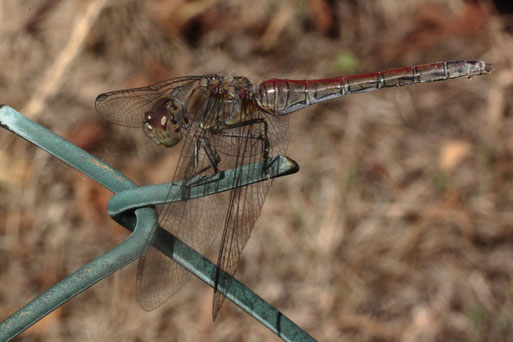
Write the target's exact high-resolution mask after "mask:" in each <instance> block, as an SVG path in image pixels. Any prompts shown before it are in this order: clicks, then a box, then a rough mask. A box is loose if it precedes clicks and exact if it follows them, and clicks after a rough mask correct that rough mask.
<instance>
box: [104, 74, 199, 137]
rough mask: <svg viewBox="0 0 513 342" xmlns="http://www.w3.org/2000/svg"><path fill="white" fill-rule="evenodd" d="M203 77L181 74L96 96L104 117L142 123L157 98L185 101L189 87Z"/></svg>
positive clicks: (136, 124) (125, 123) (119, 122)
mask: <svg viewBox="0 0 513 342" xmlns="http://www.w3.org/2000/svg"><path fill="white" fill-rule="evenodd" d="M202 78H203V77H202V76H187V77H178V78H172V79H170V80H166V81H162V82H159V83H155V84H153V85H150V86H147V87H142V88H134V89H125V90H117V91H111V92H108V93H105V94H101V95H98V97H97V98H96V102H95V107H96V111H97V112H98V114H100V116H101V117H102V118H104V119H106V120H108V121H110V122H112V123H115V124H117V125H122V126H131V127H142V124H143V121H144V114H145V113H146V112H147V111H149V110H150V109H151V108H152V107H153V104H154V103H155V102H156V101H158V100H159V99H160V98H163V97H169V98H171V97H173V98H175V99H177V100H179V101H185V97H186V96H187V94H188V93H189V91H190V90H191V89H192V88H193V87H194V86H195V85H196V83H197V82H198V81H199V80H200V79H202Z"/></svg>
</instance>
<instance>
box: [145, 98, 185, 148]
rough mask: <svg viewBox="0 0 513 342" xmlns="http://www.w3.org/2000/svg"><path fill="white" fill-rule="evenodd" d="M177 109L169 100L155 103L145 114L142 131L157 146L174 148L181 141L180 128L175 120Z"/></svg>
mask: <svg viewBox="0 0 513 342" xmlns="http://www.w3.org/2000/svg"><path fill="white" fill-rule="evenodd" d="M178 111H179V108H178V107H177V106H176V105H175V104H174V102H173V101H172V100H171V99H169V98H163V99H160V100H158V101H157V102H155V104H154V105H153V107H152V108H151V110H149V111H147V112H146V113H145V117H144V123H143V131H144V134H146V136H148V138H150V139H151V140H152V141H153V142H154V143H156V144H157V145H162V146H164V147H172V146H175V145H176V144H178V143H179V142H180V140H182V134H181V132H180V126H179V124H178V122H177V120H176V118H177V117H178Z"/></svg>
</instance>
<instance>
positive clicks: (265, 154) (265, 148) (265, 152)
mask: <svg viewBox="0 0 513 342" xmlns="http://www.w3.org/2000/svg"><path fill="white" fill-rule="evenodd" d="M253 125H263V128H264V132H263V134H255V133H243V132H242V133H239V132H226V130H228V129H233V128H240V127H245V126H253ZM212 133H213V134H218V135H222V136H224V137H230V138H247V139H256V140H261V141H262V159H263V160H264V161H266V160H267V159H268V158H269V149H270V143H269V136H268V125H267V121H265V119H263V118H256V119H251V120H246V121H241V122H238V123H235V124H226V125H223V126H222V127H221V128H219V129H217V130H215V131H213V132H212ZM264 170H267V164H266V163H264Z"/></svg>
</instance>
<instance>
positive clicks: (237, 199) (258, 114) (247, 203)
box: [212, 104, 288, 320]
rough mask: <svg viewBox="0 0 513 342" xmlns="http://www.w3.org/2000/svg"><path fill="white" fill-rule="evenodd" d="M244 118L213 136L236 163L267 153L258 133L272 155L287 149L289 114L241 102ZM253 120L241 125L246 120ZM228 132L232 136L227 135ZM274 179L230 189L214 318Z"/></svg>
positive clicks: (252, 160)
mask: <svg viewBox="0 0 513 342" xmlns="http://www.w3.org/2000/svg"><path fill="white" fill-rule="evenodd" d="M242 110H243V112H244V114H243V117H244V120H243V122H242V123H240V126H239V127H233V128H231V129H227V130H225V131H224V132H223V134H221V135H215V136H214V137H213V139H212V140H213V146H215V147H216V148H217V149H218V150H221V151H223V152H225V153H226V155H225V158H226V159H228V160H231V164H232V165H233V167H236V168H239V167H241V166H243V165H247V164H252V163H255V162H256V161H258V160H261V159H262V158H263V156H264V149H265V145H264V144H265V142H264V141H263V140H261V139H259V138H258V137H259V136H266V138H267V139H268V143H269V153H268V154H269V156H274V155H277V154H282V153H285V150H286V148H287V144H288V122H287V121H286V118H283V117H280V118H278V117H276V116H272V115H267V114H266V113H265V112H263V111H261V110H259V109H258V107H257V106H256V105H251V104H250V105H248V106H244V105H243V106H242ZM244 122H245V123H250V124H247V125H242V124H243V123H244ZM226 134H229V135H230V136H231V138H230V139H227V138H226ZM271 182H272V180H271V179H269V180H267V181H264V182H259V183H254V184H251V185H248V186H244V187H238V188H235V189H234V190H232V191H230V198H229V200H228V204H227V208H226V218H225V221H224V225H223V227H224V229H223V235H222V239H221V246H220V249H219V255H218V260H217V265H218V267H219V268H220V269H222V270H223V271H224V272H225V274H223V273H218V274H217V275H216V284H215V286H214V301H213V306H212V313H213V317H214V320H215V319H216V317H217V314H218V313H219V310H220V309H221V306H222V304H223V302H224V299H225V296H224V294H226V293H227V292H228V290H229V288H230V285H231V277H229V276H226V274H228V275H230V276H234V275H235V273H236V272H237V269H238V267H239V261H240V256H241V253H242V250H243V249H244V246H245V245H246V243H247V241H248V239H249V237H250V235H251V231H252V230H253V227H254V225H255V222H256V220H257V218H258V216H259V215H260V212H261V210H262V206H263V204H264V201H265V197H266V196H267V193H268V191H269V188H270V187H271Z"/></svg>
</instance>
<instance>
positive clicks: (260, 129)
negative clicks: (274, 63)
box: [137, 96, 288, 310]
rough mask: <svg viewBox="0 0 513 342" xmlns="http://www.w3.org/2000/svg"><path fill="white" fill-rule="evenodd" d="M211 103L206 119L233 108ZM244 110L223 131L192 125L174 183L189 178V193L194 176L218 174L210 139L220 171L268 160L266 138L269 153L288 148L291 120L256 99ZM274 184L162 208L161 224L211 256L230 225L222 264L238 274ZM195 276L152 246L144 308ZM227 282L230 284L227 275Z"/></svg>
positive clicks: (144, 262) (143, 268) (142, 285)
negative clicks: (261, 106) (270, 112)
mask: <svg viewBox="0 0 513 342" xmlns="http://www.w3.org/2000/svg"><path fill="white" fill-rule="evenodd" d="M206 101H207V103H206V105H205V112H204V113H203V114H202V118H203V119H204V121H205V122H216V120H217V119H218V117H220V116H221V114H222V113H225V112H226V111H227V108H225V107H224V106H229V104H227V103H225V102H224V101H220V100H219V98H216V97H214V96H213V97H212V98H207V100H206ZM244 108H245V109H244V114H243V115H242V118H241V120H239V121H241V124H235V125H230V127H224V128H221V129H219V130H215V129H211V130H202V131H198V130H197V129H193V128H191V129H189V130H188V131H187V133H186V135H185V143H184V147H183V150H182V154H181V155H180V159H179V162H178V167H177V170H176V172H175V176H174V177H173V181H181V180H184V182H183V183H182V184H183V185H182V187H185V188H183V189H182V190H184V191H186V187H188V186H191V184H189V181H191V182H192V180H191V179H192V178H195V177H198V176H207V177H208V176H211V175H213V174H214V173H215V172H214V169H213V168H212V167H210V166H212V159H215V158H213V154H212V153H210V154H209V153H208V152H206V149H205V148H204V145H201V144H200V142H201V141H203V142H204V141H206V142H207V145H208V146H209V148H210V151H211V152H215V154H216V155H217V156H218V157H219V159H220V161H219V164H218V165H217V167H218V169H219V171H223V170H227V169H232V168H235V169H237V168H240V167H242V166H243V165H247V164H252V163H255V162H257V161H260V160H262V159H263V157H264V155H265V153H264V149H265V148H264V146H265V144H264V140H266V139H267V141H268V145H269V148H268V150H269V153H268V156H272V155H275V154H278V153H282V152H284V151H285V149H286V144H287V142H288V136H287V133H288V124H287V121H286V118H284V117H282V118H277V117H274V116H268V115H267V114H266V113H265V112H263V111H260V110H259V109H258V108H257V107H256V105H254V104H251V103H250V105H247V106H244ZM255 119H256V121H258V123H257V122H256V121H255ZM264 136H265V139H264V138H263V137H264ZM270 185H271V182H270V181H265V182H260V183H255V184H253V185H250V186H248V187H242V188H235V189H234V190H231V191H226V192H221V193H217V194H214V195H210V196H205V197H200V198H195V199H189V200H186V201H182V202H178V203H173V204H170V205H165V206H163V207H162V208H160V210H159V224H160V225H161V226H162V227H164V228H166V229H167V230H168V231H169V232H170V233H172V234H173V235H175V236H176V237H178V238H179V239H180V240H181V241H183V242H185V243H186V244H187V245H189V246H191V247H192V248H194V249H195V250H196V251H198V252H199V253H201V254H205V252H206V250H207V248H208V247H209V246H210V245H211V244H212V243H213V241H214V240H215V237H216V236H217V233H218V232H219V230H220V229H221V228H222V227H224V231H223V241H222V250H221V252H220V258H219V261H218V264H219V265H220V266H221V267H225V268H226V270H227V271H228V273H229V274H231V275H233V274H235V272H236V270H237V267H238V264H239V259H240V253H241V252H242V249H243V247H244V245H245V243H246V241H247V240H248V238H249V235H250V233H251V230H252V229H253V226H254V223H255V221H256V219H257V217H258V215H259V214H260V211H261V208H262V205H263V203H264V199H265V196H266V194H267V192H268V190H269V187H270ZM178 193H181V191H179V192H178ZM189 278H190V273H189V272H188V271H186V270H185V269H183V268H182V267H181V266H179V265H178V264H176V263H175V262H174V261H172V260H171V259H169V258H167V257H166V256H164V255H163V254H162V253H160V252H159V251H158V250H156V249H155V248H150V249H149V251H148V252H147V254H146V255H145V256H144V257H143V258H142V259H141V261H140V262H139V267H138V276H137V297H138V299H139V302H140V304H141V306H142V307H143V308H144V309H146V310H152V309H154V308H156V307H158V306H159V305H161V304H162V303H163V302H165V301H166V300H167V299H168V298H169V297H171V296H172V295H173V294H174V293H175V292H176V291H178V290H179V289H180V288H181V287H182V286H183V285H184V284H185V282H186V281H187V280H188V279H189ZM222 281H223V284H225V285H226V284H227V282H226V281H225V279H224V278H223V280H222ZM223 288H224V287H223ZM216 293H217V291H216ZM216 296H217V295H216ZM221 303H222V302H221ZM220 307H221V305H220V304H219V305H218V308H220Z"/></svg>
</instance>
